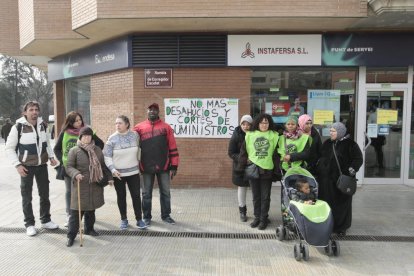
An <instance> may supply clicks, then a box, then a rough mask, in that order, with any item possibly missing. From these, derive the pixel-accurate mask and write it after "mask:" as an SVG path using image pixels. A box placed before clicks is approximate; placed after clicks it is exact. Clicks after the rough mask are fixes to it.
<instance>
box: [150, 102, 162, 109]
mask: <svg viewBox="0 0 414 276" xmlns="http://www.w3.org/2000/svg"><path fill="white" fill-rule="evenodd" d="M151 108H155V109H157V110H160V106H159V105H158V104H157V103H152V104H150V105H149V106H148V109H151Z"/></svg>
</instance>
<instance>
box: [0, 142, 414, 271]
mask: <svg viewBox="0 0 414 276" xmlns="http://www.w3.org/2000/svg"><path fill="white" fill-rule="evenodd" d="M0 143H1V145H0V175H1V177H0V207H1V210H2V212H1V213H0V221H1V223H0V238H1V241H2V242H1V243H0V254H1V255H2V258H1V259H0V271H1V274H2V275H20V274H22V275H23V274H29V273H30V274H34V275H56V274H65V275H66V274H67V275H79V274H81V275H84V274H89V275H275V274H278V275H293V274H295V275H313V274H315V275H320V274H324V275H333V274H336V275H414V262H413V256H414V248H413V245H414V203H413V202H414V188H412V187H408V186H404V185H364V186H362V187H360V188H358V191H357V193H356V195H355V196H354V201H353V224H352V228H351V229H350V231H349V233H348V236H347V237H345V238H344V239H343V240H341V241H340V245H341V255H340V256H339V257H329V256H327V255H326V254H324V252H323V250H321V249H319V248H315V247H310V260H309V261H308V262H305V261H301V262H297V261H296V260H295V259H294V257H293V245H294V244H295V241H283V242H280V241H277V240H276V238H275V228H276V226H278V225H279V224H280V223H281V217H280V187H272V196H271V205H270V206H271V207H270V214H269V215H270V220H271V224H270V225H269V226H268V228H267V229H266V230H264V231H260V230H257V228H256V229H252V228H250V227H249V223H250V222H251V221H252V201H251V192H250V191H249V192H248V205H247V210H248V216H249V220H248V222H246V223H243V222H240V220H239V214H238V206H237V190H236V189H224V188H206V189H174V188H173V189H172V191H171V195H172V214H171V216H172V217H173V218H174V219H175V220H176V221H177V224H176V225H168V224H165V223H164V222H162V221H161V218H160V207H159V195H158V189H156V190H155V191H154V198H153V220H152V223H151V226H150V227H149V228H148V230H144V231H142V230H138V229H137V228H136V226H135V219H134V215H133V209H132V204H131V200H130V198H128V215H129V221H130V224H131V225H132V226H130V228H129V230H127V231H121V230H119V228H118V227H119V222H120V216H119V212H118V207H117V203H116V193H115V189H114V188H112V187H107V188H105V201H106V204H105V205H104V206H103V207H102V208H100V209H98V210H97V211H96V218H97V222H96V229H97V231H98V232H100V233H101V235H100V236H99V237H90V236H84V246H83V247H79V236H78V237H77V239H76V240H75V244H74V245H73V247H71V248H67V247H66V246H65V241H66V235H65V233H66V229H65V228H64V227H63V224H64V221H65V203H64V183H63V181H60V180H56V179H55V171H54V169H53V168H52V167H50V169H49V178H50V181H51V183H50V201H51V205H52V207H51V214H52V220H53V221H54V222H56V223H58V224H59V225H60V226H61V229H59V230H57V231H51V230H40V223H39V221H38V216H39V213H38V206H39V197H38V195H37V189H36V188H34V189H33V209H34V212H35V217H36V219H37V224H36V228H38V230H40V232H39V234H38V235H36V236H34V237H28V236H26V234H25V229H24V226H23V213H22V209H21V196H20V188H19V183H20V179H19V176H18V174H17V172H16V170H15V168H13V167H12V166H10V165H9V163H8V161H7V158H6V157H5V152H4V143H3V142H2V141H0ZM195 181H196V180H195ZM384 181H385V179H384ZM173 184H174V183H173Z"/></svg>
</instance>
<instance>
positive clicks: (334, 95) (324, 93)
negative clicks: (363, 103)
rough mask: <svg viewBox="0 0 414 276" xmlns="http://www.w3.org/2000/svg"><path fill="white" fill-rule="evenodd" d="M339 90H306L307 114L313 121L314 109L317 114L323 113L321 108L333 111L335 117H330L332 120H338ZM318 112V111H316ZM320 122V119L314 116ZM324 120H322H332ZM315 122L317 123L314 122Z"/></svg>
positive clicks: (339, 106)
mask: <svg viewBox="0 0 414 276" xmlns="http://www.w3.org/2000/svg"><path fill="white" fill-rule="evenodd" d="M340 98H341V92H340V90H327V89H310V90H308V114H309V116H311V117H312V118H313V120H314V121H315V110H318V111H317V114H316V115H317V117H318V115H320V114H322V113H323V110H326V111H331V112H333V115H334V117H335V118H332V120H333V121H334V122H339V111H340V108H341V101H340ZM318 112H319V113H318ZM316 119H317V122H319V123H320V121H321V120H320V119H318V118H316ZM332 120H326V118H325V119H324V121H327V122H328V121H332ZM315 124H317V123H316V122H315Z"/></svg>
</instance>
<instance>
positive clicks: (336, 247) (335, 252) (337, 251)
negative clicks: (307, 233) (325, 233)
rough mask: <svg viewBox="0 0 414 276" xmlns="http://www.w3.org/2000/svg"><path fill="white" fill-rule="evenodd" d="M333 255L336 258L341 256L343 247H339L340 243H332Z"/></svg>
mask: <svg viewBox="0 0 414 276" xmlns="http://www.w3.org/2000/svg"><path fill="white" fill-rule="evenodd" d="M332 253H333V255H334V256H335V257H338V256H339V255H340V254H341V247H340V246H339V242H338V241H332Z"/></svg>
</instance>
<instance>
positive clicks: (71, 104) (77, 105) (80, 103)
mask: <svg viewBox="0 0 414 276" xmlns="http://www.w3.org/2000/svg"><path fill="white" fill-rule="evenodd" d="M90 101H91V81H90V78H89V77H85V78H76V79H70V80H65V103H66V105H65V108H66V113H68V112H70V111H77V112H79V113H80V114H82V117H83V119H84V121H85V124H88V125H89V124H90V123H91V104H90Z"/></svg>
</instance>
